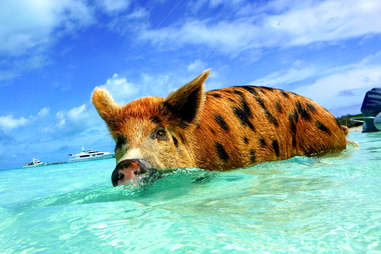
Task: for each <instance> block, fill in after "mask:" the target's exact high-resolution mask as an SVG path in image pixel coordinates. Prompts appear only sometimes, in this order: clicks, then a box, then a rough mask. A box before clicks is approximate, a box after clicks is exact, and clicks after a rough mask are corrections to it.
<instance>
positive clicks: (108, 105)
mask: <svg viewBox="0 0 381 254" xmlns="http://www.w3.org/2000/svg"><path fill="white" fill-rule="evenodd" d="M91 99H92V102H93V104H94V106H95V108H96V109H97V111H98V113H99V115H100V116H101V117H102V118H103V120H105V122H106V123H107V125H108V127H109V128H110V129H114V127H116V126H114V125H115V124H116V119H117V116H118V115H119V112H120V109H121V106H119V105H118V104H116V102H115V101H114V99H113V98H112V96H111V94H110V93H109V92H108V91H107V90H106V89H105V88H103V87H96V88H95V89H94V91H93V95H92V96H91Z"/></svg>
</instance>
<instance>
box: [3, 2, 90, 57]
mask: <svg viewBox="0 0 381 254" xmlns="http://www.w3.org/2000/svg"><path fill="white" fill-rule="evenodd" d="M92 22H93V17H92V13H91V10H90V8H88V7H87V6H86V3H85V2H84V1H74V0H60V1H41V0H20V1H13V0H3V1H1V2H0V24H1V25H0V40H1V42H2V43H1V44H0V53H1V54H5V55H21V54H23V53H25V51H27V50H30V49H32V48H36V47H40V46H45V45H46V44H49V43H50V42H51V41H52V40H54V39H55V38H54V34H53V32H54V31H55V30H56V29H58V28H60V30H61V31H62V30H66V31H68V30H73V29H74V28H75V27H80V26H83V25H88V24H91V23H92ZM55 35H57V34H55Z"/></svg>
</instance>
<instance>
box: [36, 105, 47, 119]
mask: <svg viewBox="0 0 381 254" xmlns="http://www.w3.org/2000/svg"><path fill="white" fill-rule="evenodd" d="M49 111H50V109H49V108H48V107H43V108H42V109H41V110H40V111H39V112H38V113H37V116H38V117H45V116H47V115H48V114H49Z"/></svg>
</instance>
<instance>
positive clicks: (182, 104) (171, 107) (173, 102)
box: [164, 69, 210, 128]
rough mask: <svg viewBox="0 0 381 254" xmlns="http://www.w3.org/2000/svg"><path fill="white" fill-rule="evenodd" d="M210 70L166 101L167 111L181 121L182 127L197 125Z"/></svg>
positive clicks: (172, 94)
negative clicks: (191, 124)
mask: <svg viewBox="0 0 381 254" xmlns="http://www.w3.org/2000/svg"><path fill="white" fill-rule="evenodd" d="M209 73H210V70H209V69H208V70H206V71H204V72H203V73H201V75H200V76H198V77H197V78H195V79H194V80H192V81H191V82H189V83H188V84H186V85H184V86H183V87H181V88H179V89H177V90H176V91H174V92H172V93H171V94H170V95H169V96H168V97H167V99H166V100H165V101H164V107H165V109H166V111H167V112H168V113H169V114H170V115H171V116H172V118H173V117H174V118H175V119H176V120H180V123H179V124H180V126H182V127H183V128H185V127H187V126H188V125H189V124H190V123H192V122H194V123H197V121H198V118H199V112H201V110H202V108H203V106H204V102H205V93H204V81H205V80H206V79H207V78H208V76H209Z"/></svg>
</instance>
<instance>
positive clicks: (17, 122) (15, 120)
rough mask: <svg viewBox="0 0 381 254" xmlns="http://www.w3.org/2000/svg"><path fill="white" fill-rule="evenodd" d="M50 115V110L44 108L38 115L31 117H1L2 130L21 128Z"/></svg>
mask: <svg viewBox="0 0 381 254" xmlns="http://www.w3.org/2000/svg"><path fill="white" fill-rule="evenodd" d="M48 114H49V108H48V107H43V108H42V109H41V110H40V111H39V112H38V113H37V114H36V115H30V116H29V117H24V116H20V117H15V116H13V115H12V114H9V115H5V116H0V129H2V130H3V131H10V130H13V129H16V128H19V127H21V126H24V125H27V124H30V123H32V122H33V121H35V120H37V119H41V118H43V117H45V116H47V115H48Z"/></svg>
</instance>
